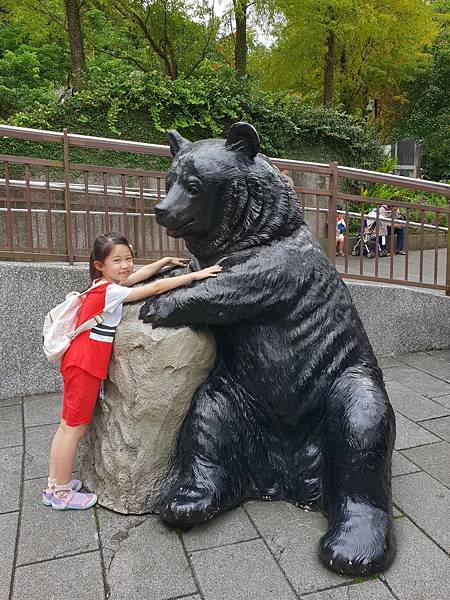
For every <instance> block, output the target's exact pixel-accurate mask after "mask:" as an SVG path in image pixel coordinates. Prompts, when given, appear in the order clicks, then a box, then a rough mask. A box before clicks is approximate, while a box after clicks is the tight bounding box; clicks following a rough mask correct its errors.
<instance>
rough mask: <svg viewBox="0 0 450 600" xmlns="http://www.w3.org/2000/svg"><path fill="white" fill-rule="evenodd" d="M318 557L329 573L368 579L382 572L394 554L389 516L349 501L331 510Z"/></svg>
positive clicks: (372, 507) (383, 512)
mask: <svg viewBox="0 0 450 600" xmlns="http://www.w3.org/2000/svg"><path fill="white" fill-rule="evenodd" d="M334 515H335V516H336V518H335V519H332V520H330V526H329V528H328V531H327V533H326V534H325V535H324V536H323V537H322V539H321V540H320V551H319V555H320V558H321V559H322V561H323V562H324V563H325V564H326V565H327V566H328V567H329V568H330V569H332V570H333V571H336V572H337V573H341V574H343V575H352V576H355V575H356V576H357V575H359V576H368V575H373V574H374V573H379V572H380V571H383V570H384V569H385V568H386V567H388V566H389V564H390V563H391V561H392V558H393V556H394V552H395V542H394V536H393V527H392V517H391V516H390V515H388V514H387V513H386V512H385V511H383V510H381V509H379V508H376V507H374V506H372V505H371V504H367V503H356V502H354V501H352V500H350V499H349V498H347V499H346V501H345V503H343V504H341V506H340V510H339V509H338V510H336V508H335V510H334Z"/></svg>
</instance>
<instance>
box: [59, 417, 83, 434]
mask: <svg viewBox="0 0 450 600" xmlns="http://www.w3.org/2000/svg"><path fill="white" fill-rule="evenodd" d="M87 426H88V424H87V423H83V424H82V425H68V424H67V423H66V422H65V421H61V424H60V428H61V430H62V432H63V433H64V434H65V435H70V436H71V437H76V438H82V437H83V436H84V434H85V433H86V429H87Z"/></svg>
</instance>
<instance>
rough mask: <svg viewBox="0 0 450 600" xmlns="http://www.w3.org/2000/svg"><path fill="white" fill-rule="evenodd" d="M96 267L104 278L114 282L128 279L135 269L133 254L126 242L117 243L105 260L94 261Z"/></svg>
mask: <svg viewBox="0 0 450 600" xmlns="http://www.w3.org/2000/svg"><path fill="white" fill-rule="evenodd" d="M94 267H95V268H96V269H98V270H99V271H101V273H102V275H103V278H104V279H107V280H108V281H111V282H112V283H119V284H120V283H122V282H123V281H126V280H127V279H128V277H129V276H130V275H131V273H132V271H133V255H132V254H131V250H130V249H129V248H128V246H126V245H125V244H117V245H116V246H114V248H113V249H112V250H111V252H110V253H109V254H108V256H107V257H106V258H105V260H104V261H103V262H101V261H99V260H96V261H94Z"/></svg>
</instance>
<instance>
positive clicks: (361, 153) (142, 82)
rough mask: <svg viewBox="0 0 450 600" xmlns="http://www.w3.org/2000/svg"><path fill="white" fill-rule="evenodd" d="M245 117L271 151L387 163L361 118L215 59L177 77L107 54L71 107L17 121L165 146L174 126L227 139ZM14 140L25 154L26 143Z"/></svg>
mask: <svg viewBox="0 0 450 600" xmlns="http://www.w3.org/2000/svg"><path fill="white" fill-rule="evenodd" d="M98 66H99V67H100V65H98ZM237 120H247V121H249V122H251V123H253V124H254V125H255V127H256V128H257V129H258V131H259V132H260V135H261V140H262V150H263V152H264V153H266V154H268V155H271V156H279V157H286V158H293V159H300V160H316V161H329V160H338V161H339V162H340V163H341V164H349V165H355V166H361V167H373V166H374V165H376V164H377V163H378V162H379V160H380V156H381V146H380V145H379V143H378V142H377V141H376V139H375V138H374V137H373V136H372V135H371V134H370V132H369V131H368V129H367V128H366V127H365V126H364V125H362V124H361V123H360V122H359V121H358V119H356V118H354V117H350V116H348V115H346V114H344V113H339V112H335V111H331V110H328V109H325V108H321V107H319V108H317V107H312V106H307V105H305V104H303V103H302V102H301V100H300V99H299V98H297V97H295V96H293V97H286V96H284V95H277V94H271V93H267V92H260V91H258V90H255V89H251V87H250V86H247V85H245V84H243V82H242V80H241V79H239V78H238V77H236V75H235V72H234V70H233V69H231V68H228V67H220V68H218V67H217V66H215V65H209V64H208V63H205V64H204V65H203V66H202V67H201V68H200V69H199V72H198V76H197V77H196V78H195V79H194V78H189V79H182V78H178V79H176V80H170V79H168V78H166V77H164V76H163V75H161V74H159V73H155V72H154V73H142V72H138V71H132V72H127V70H126V69H125V68H122V70H121V71H118V65H117V64H116V61H115V60H112V61H111V60H109V59H106V58H102V63H101V67H100V68H98V69H94V70H93V69H92V68H91V78H90V81H89V82H88V84H87V86H86V88H85V89H83V90H81V91H80V92H79V93H78V94H76V95H74V96H72V97H68V98H67V99H66V101H65V103H64V104H60V103H58V102H53V103H49V104H47V105H42V104H40V103H36V104H35V105H34V106H32V107H30V109H29V110H27V111H26V112H25V111H22V112H19V113H16V114H15V115H14V116H13V117H11V119H10V120H9V122H10V123H11V124H14V125H19V126H24V127H35V128H42V129H54V130H58V131H61V130H62V129H63V128H64V127H67V129H68V130H69V131H72V132H77V133H81V134H87V135H99V136H103V137H106V136H110V137H121V138H125V139H133V140H137V141H145V142H149V141H151V142H152V143H163V144H165V143H167V133H166V132H167V130H168V129H171V128H175V129H178V130H179V131H180V133H182V135H184V136H185V137H187V138H189V139H192V140H196V139H200V138H208V137H221V136H223V135H224V134H225V132H226V131H227V129H228V127H229V126H230V125H231V124H232V123H233V122H235V121H237ZM6 143H8V144H12V145H13V146H14V147H15V149H16V151H17V150H18V148H19V147H20V144H21V143H22V142H19V141H14V140H9V141H8V140H7V141H5V144H6ZM102 158H104V157H102ZM96 160H97V161H98V160H99V157H98V156H96ZM144 160H148V158H143V157H135V159H133V160H132V163H131V164H142V163H143V161H144Z"/></svg>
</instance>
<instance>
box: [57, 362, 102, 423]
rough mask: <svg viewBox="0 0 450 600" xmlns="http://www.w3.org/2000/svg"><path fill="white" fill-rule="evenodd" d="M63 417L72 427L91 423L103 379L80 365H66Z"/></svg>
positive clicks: (63, 374)
mask: <svg viewBox="0 0 450 600" xmlns="http://www.w3.org/2000/svg"><path fill="white" fill-rule="evenodd" d="M62 376H63V381H64V396H63V408H62V414H61V417H62V418H63V419H64V421H65V422H66V423H67V425H70V426H71V427H76V426H77V425H84V424H85V423H90V422H91V419H92V414H93V412H94V408H95V403H96V402H97V398H98V393H99V391H100V385H101V383H102V380H101V379H99V378H98V377H94V375H91V374H90V373H88V372H87V371H85V370H84V369H80V367H75V366H72V367H66V368H65V369H64V372H63V373H62Z"/></svg>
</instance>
